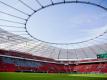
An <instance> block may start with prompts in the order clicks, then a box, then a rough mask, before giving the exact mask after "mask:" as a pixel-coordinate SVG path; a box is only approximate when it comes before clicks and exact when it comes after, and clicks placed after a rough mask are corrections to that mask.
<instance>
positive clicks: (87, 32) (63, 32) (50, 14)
mask: <svg viewBox="0 0 107 80" xmlns="http://www.w3.org/2000/svg"><path fill="white" fill-rule="evenodd" d="M1 1H3V2H5V3H7V4H9V5H11V6H14V7H15V8H17V9H20V10H22V11H24V12H26V13H28V14H31V13H32V10H30V9H28V8H27V7H26V6H24V5H23V4H21V3H20V2H19V1H18V0H13V1H9V0H1ZM23 1H24V2H25V3H27V4H28V5H29V6H31V7H32V8H33V9H36V8H39V7H40V6H39V5H38V4H37V3H34V0H23ZM53 1H56V2H57V1H62V0H53ZM91 1H92V0H91ZM93 1H95V2H97V1H101V0H93ZM40 2H41V3H42V4H43V5H45V4H48V3H50V1H49V0H40ZM102 5H104V6H106V7H107V1H103V3H102ZM0 10H1V11H4V12H7V13H9V14H13V15H16V16H19V17H22V18H27V16H26V15H24V14H21V13H20V12H18V11H14V10H13V9H11V8H8V7H7V6H5V5H3V4H0ZM0 15H1V17H0V18H1V19H8V20H12V21H18V22H23V23H24V22H25V21H23V20H20V19H17V18H14V17H10V16H7V15H4V14H1V13H0ZM0 24H2V25H12V26H16V25H17V26H23V25H21V24H14V23H9V22H3V21H0ZM106 28H107V11H104V10H103V9H101V8H98V7H96V6H92V5H86V4H82V5H81V4H63V5H57V6H53V7H49V8H46V9H43V10H41V11H39V12H37V13H36V14H34V15H33V16H32V17H31V18H30V19H29V21H28V23H27V29H28V31H29V33H30V34H31V35H33V36H34V37H36V38H38V39H40V40H43V41H46V42H53V43H70V42H71V43H73V42H79V41H83V40H87V39H90V38H93V37H95V36H97V35H99V34H101V33H102V32H103V31H104V30H105V29H106ZM4 29H6V30H8V31H9V30H10V31H17V30H19V31H24V29H15V28H4Z"/></svg>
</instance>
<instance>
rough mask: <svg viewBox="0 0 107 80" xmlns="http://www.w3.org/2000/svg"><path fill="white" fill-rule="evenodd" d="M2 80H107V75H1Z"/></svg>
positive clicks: (2, 73)
mask: <svg viewBox="0 0 107 80" xmlns="http://www.w3.org/2000/svg"><path fill="white" fill-rule="evenodd" d="M0 80H107V74H52V73H50V74H49V73H7V72H1V73H0Z"/></svg>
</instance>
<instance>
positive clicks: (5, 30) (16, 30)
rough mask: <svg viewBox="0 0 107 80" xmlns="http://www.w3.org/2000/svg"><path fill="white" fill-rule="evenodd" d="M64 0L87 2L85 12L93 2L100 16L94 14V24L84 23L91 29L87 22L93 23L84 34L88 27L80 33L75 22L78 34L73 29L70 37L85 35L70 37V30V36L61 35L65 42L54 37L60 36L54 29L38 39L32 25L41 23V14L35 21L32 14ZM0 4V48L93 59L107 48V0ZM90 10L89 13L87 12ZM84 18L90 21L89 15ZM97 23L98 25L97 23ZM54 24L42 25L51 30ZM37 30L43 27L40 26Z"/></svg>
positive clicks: (4, 0)
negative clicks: (88, 33)
mask: <svg viewBox="0 0 107 80" xmlns="http://www.w3.org/2000/svg"><path fill="white" fill-rule="evenodd" d="M67 3H70V4H72V3H73V4H76V5H77V4H79V5H78V6H80V5H83V6H82V7H84V6H88V7H86V9H87V12H88V8H89V7H93V6H94V7H97V8H98V9H97V8H94V9H93V10H95V12H96V13H98V14H99V15H100V17H99V16H98V15H96V14H95V15H96V17H97V20H96V21H97V22H93V25H94V26H96V27H93V26H91V25H90V24H88V25H89V26H88V27H86V28H88V29H90V26H91V27H92V29H90V30H89V31H90V32H91V33H90V35H87V32H89V31H87V30H86V31H85V33H81V31H79V30H78V27H77V25H75V26H76V27H77V28H76V29H77V34H76V33H75V34H73V35H74V36H73V35H72V36H73V38H74V37H75V36H78V35H79V33H80V34H85V35H84V36H83V35H82V36H83V37H81V36H80V37H79V36H78V37H77V38H75V39H74V40H73V38H68V37H70V35H71V33H69V36H68V37H67V36H64V38H65V39H70V40H68V41H65V42H64V40H62V41H60V40H59V41H57V38H58V39H60V38H59V37H58V36H57V32H56V34H55V35H52V34H51V35H50V36H49V35H46V36H47V37H49V38H47V39H46V38H45V39H42V38H41V37H39V39H38V38H37V36H38V35H35V34H36V33H34V32H35V31H37V30H35V28H33V27H35V25H37V23H39V22H40V24H38V26H39V27H41V26H40V25H41V24H42V23H43V21H41V20H42V19H43V18H41V19H40V20H39V18H38V19H37V20H39V21H38V22H37V23H35V21H37V20H35V19H33V18H35V16H34V15H35V14H36V13H39V11H41V10H44V9H45V8H46V9H47V8H48V7H52V6H55V5H60V4H63V5H64V4H67ZM84 4H85V5H84ZM90 5H91V6H90ZM0 6H2V7H0V15H1V17H0V49H6V50H15V51H21V52H27V53H31V54H33V55H37V56H42V57H48V58H52V59H56V60H75V59H93V58H97V56H96V55H97V54H101V53H104V52H107V34H106V33H107V24H106V22H107V13H106V12H107V1H106V0H13V1H9V0H0ZM67 6H68V5H67ZM70 6H71V5H70ZM61 7H62V6H61ZM75 7H76V6H74V8H75ZM82 7H81V8H82ZM70 8H71V7H70ZM64 9H66V8H64ZM68 9H69V8H68ZM79 9H80V8H79ZM84 9H85V8H84ZM84 9H83V10H84ZM89 9H92V8H89ZM58 10H59V9H58ZM98 10H99V12H98ZM44 11H45V10H44ZM63 11H64V12H66V11H67V10H63ZM68 11H69V10H68ZM74 11H75V10H74ZM76 11H77V10H76ZM80 11H81V10H80ZM89 11H90V10H89ZM47 13H48V12H47ZM74 14H75V13H74ZM87 14H88V13H87ZM90 14H91V13H89V14H88V16H89V15H90ZM101 14H103V15H101ZM36 15H39V14H36ZM48 15H49V14H48ZM52 15H53V14H52ZM52 15H51V16H52ZM95 15H93V16H95ZM53 16H54V15H53ZM73 16H74V15H73ZM73 16H72V17H73ZM83 16H84V15H83ZM83 16H82V17H83ZM36 17H37V16H36ZM39 17H40V16H39ZM42 17H43V16H42ZM68 17H69V16H68ZM79 18H80V16H79ZM86 18H87V17H86ZM53 19H54V18H53ZM77 19H78V18H77ZM77 19H76V20H77ZM82 19H84V18H82ZM82 19H80V20H79V21H77V22H81V21H82ZM93 19H94V18H93ZM44 20H45V19H44ZM46 20H49V19H46ZM74 20H75V18H74V19H73V21H74ZM85 20H88V22H89V23H90V21H89V20H90V19H84V20H83V21H85ZM77 22H76V23H77ZM49 23H50V21H49ZM53 23H54V22H53ZM82 23H84V22H82ZM85 23H86V22H85ZM91 23H92V21H91ZM94 23H96V24H94ZM44 24H47V23H43V24H42V26H43V25H44ZM72 24H73V23H72ZM99 25H100V27H97V26H99ZM54 26H57V25H54ZM54 26H51V27H50V28H49V27H47V28H45V29H48V28H49V30H50V29H51V28H52V27H54ZM64 26H66V25H64ZM67 26H68V25H67ZM82 26H83V25H82ZM29 27H30V28H29ZM79 27H80V28H84V27H81V26H79ZM94 28H95V29H94ZM31 29H34V30H31ZM52 29H54V28H52ZM64 29H65V28H64ZM64 29H61V27H60V29H59V30H64ZM40 30H41V31H42V27H41V29H40ZM59 30H58V31H59ZM47 31H48V30H47ZM72 31H73V30H72ZM53 32H54V31H53ZM74 32H75V31H74ZM44 33H46V32H44ZM48 34H49V33H48ZM61 35H64V34H61ZM61 35H60V36H61ZM40 36H42V35H40ZM56 36H57V37H56ZM72 36H71V37H72ZM42 37H43V36H42ZM52 37H54V38H52ZM61 37H62V36H61ZM51 38H52V39H55V40H56V41H53V42H52V41H51V40H50V41H47V40H49V39H51ZM64 38H63V39H64ZM80 38H81V39H80ZM61 39H62V38H61ZM70 41H71V42H70Z"/></svg>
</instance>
